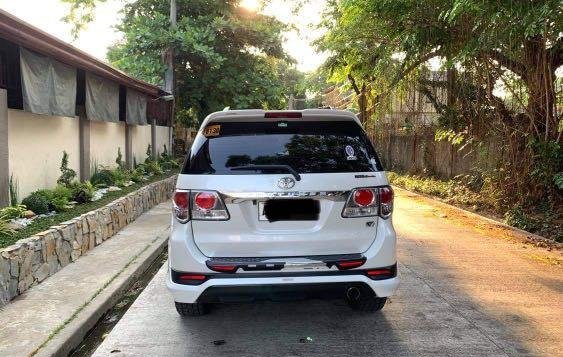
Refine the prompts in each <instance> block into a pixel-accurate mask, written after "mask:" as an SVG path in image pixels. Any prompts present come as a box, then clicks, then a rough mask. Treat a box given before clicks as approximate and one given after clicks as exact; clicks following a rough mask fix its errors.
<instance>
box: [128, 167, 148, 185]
mask: <svg viewBox="0 0 563 357" xmlns="http://www.w3.org/2000/svg"><path fill="white" fill-rule="evenodd" d="M144 173H145V171H144V170H142V169H141V170H139V169H138V168H136V169H135V170H133V171H131V181H133V182H135V183H139V182H142V181H143V174H144Z"/></svg>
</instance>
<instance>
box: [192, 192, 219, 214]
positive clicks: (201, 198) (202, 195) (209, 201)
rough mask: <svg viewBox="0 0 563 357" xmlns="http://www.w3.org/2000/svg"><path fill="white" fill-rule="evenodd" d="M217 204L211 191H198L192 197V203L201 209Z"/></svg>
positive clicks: (209, 208) (211, 207)
mask: <svg viewBox="0 0 563 357" xmlns="http://www.w3.org/2000/svg"><path fill="white" fill-rule="evenodd" d="M216 204H217V198H216V197H215V195H214V194H213V193H211V192H199V193H197V194H196V195H195V197H194V205H195V206H196V207H197V208H198V209H201V210H211V209H213V208H214V207H215V205H216Z"/></svg>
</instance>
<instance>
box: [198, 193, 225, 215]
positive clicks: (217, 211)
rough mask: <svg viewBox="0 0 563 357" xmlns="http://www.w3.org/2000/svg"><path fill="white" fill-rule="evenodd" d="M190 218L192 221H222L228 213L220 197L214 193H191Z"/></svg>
mask: <svg viewBox="0 0 563 357" xmlns="http://www.w3.org/2000/svg"><path fill="white" fill-rule="evenodd" d="M191 197H192V199H191V216H192V219H193V220H200V221H224V220H228V219H229V212H228V211H227V207H226V206H225V203H224V202H223V200H222V199H221V196H219V194H218V193H217V192H215V191H191Z"/></svg>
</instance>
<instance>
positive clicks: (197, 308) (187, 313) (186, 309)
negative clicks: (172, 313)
mask: <svg viewBox="0 0 563 357" xmlns="http://www.w3.org/2000/svg"><path fill="white" fill-rule="evenodd" d="M174 304H176V311H178V314H180V316H183V317H193V316H202V315H205V314H207V313H208V312H209V309H208V307H207V306H206V305H205V304H203V303H201V302H196V303H193V304H186V303H183V302H175V303H174Z"/></svg>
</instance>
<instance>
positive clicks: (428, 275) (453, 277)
mask: <svg viewBox="0 0 563 357" xmlns="http://www.w3.org/2000/svg"><path fill="white" fill-rule="evenodd" d="M394 220H395V226H396V228H397V232H398V233H399V236H400V240H399V260H400V274H401V277H402V285H401V287H400V289H399V291H398V293H397V295H396V296H394V297H393V298H391V300H390V302H389V303H388V305H386V306H385V308H384V309H383V311H382V312H380V313H376V314H368V315H364V314H361V313H357V312H353V311H351V310H350V309H349V308H348V307H347V306H346V305H345V304H344V303H343V302H339V301H317V300H315V301H306V302H289V303H269V302H264V303H257V304H236V305H224V306H219V307H217V308H216V309H214V310H213V312H212V314H210V315H207V316H204V317H201V318H192V319H181V318H180V317H179V316H178V315H177V314H176V312H175V310H174V307H173V301H172V298H171V296H170V295H169V294H168V292H167V291H166V288H165V286H164V279H165V270H164V268H163V269H162V270H161V271H160V272H159V273H158V274H157V275H156V277H155V278H154V280H153V281H152V282H151V283H150V284H149V286H148V287H147V289H146V290H145V291H144V292H143V293H142V294H141V295H140V296H139V298H138V299H137V301H136V302H135V303H134V304H133V305H132V307H131V309H130V310H129V311H128V312H127V313H126V314H125V316H124V317H123V319H122V320H121V321H120V322H119V323H118V324H117V326H116V327H115V329H114V330H113V331H112V332H111V333H110V335H109V336H108V337H107V338H106V339H105V340H104V342H103V344H102V345H101V346H100V347H99V348H98V350H97V351H96V353H95V356H167V357H172V356H359V355H369V356H526V355H528V356H557V355H559V356H562V355H563V342H562V341H563V340H562V332H563V322H562V318H563V302H562V301H563V299H562V297H563V294H562V292H563V274H562V269H561V265H560V264H559V263H560V262H561V259H560V257H561V255H560V254H559V253H550V252H547V251H545V250H542V249H538V248H533V247H531V246H530V245H525V244H523V243H521V242H520V241H518V240H517V239H515V238H514V236H513V234H512V233H510V231H507V230H505V229H502V228H499V227H496V226H494V225H492V224H490V223H489V222H487V221H484V220H479V219H475V218H474V217H471V216H469V215H466V214H463V213H460V211H458V210H452V209H449V208H448V207H447V206H444V205H441V204H438V203H436V202H435V201H432V200H429V199H426V198H423V197H420V196H416V195H412V194H410V193H407V192H405V191H400V192H398V194H397V200H396V212H395V218H394ZM308 337H309V338H310V339H308ZM219 340H222V341H224V344H221V343H219V344H215V343H214V342H215V341H219Z"/></svg>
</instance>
